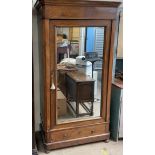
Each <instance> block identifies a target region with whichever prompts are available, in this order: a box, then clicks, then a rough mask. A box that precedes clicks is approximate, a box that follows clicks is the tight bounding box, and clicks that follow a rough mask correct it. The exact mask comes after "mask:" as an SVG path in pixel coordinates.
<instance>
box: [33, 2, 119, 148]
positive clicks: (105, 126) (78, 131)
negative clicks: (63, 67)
mask: <svg viewBox="0 0 155 155" xmlns="http://www.w3.org/2000/svg"><path fill="white" fill-rule="evenodd" d="M120 4H121V2H110V1H101V0H77V1H73V0H38V1H37V2H36V4H35V7H36V9H37V10H38V28H39V35H38V36H39V50H40V51H39V53H40V64H39V65H40V76H41V77H40V79H41V81H40V87H41V93H40V94H41V97H40V98H41V122H42V123H41V126H42V130H43V137H44V142H45V143H44V144H45V146H46V149H48V150H51V149H57V148H63V147H68V146H73V145H79V144H84V143H89V142H95V141H101V140H108V139H109V135H110V134H109V121H110V120H109V119H110V98H111V81H112V64H113V51H114V40H115V31H116V27H117V25H116V24H117V22H116V20H117V18H118V13H117V10H118V7H119V5H120ZM61 26H62V27H65V26H68V27H73V26H74V27H79V26H80V27H88V26H89V27H93V26H96V27H104V51H103V58H102V59H103V65H102V66H103V67H102V78H101V81H102V87H101V109H100V111H101V113H100V116H99V117H96V118H91V119H85V120H77V121H72V122H67V123H62V124H58V123H57V110H56V109H57V95H56V93H57V92H56V91H57V80H58V77H57V53H56V27H61ZM68 77H70V76H68ZM74 82H75V81H74ZM51 85H53V89H52V90H51V89H50V88H51ZM93 87H94V84H93V81H89V82H87V84H86V81H85V85H83V89H82V91H84V92H82V91H80V93H82V94H83V93H85V94H86V98H83V100H85V99H89V100H90V99H91V102H93V99H94V96H93V93H92V90H93V89H94V88H93ZM72 88H73V87H72ZM85 89H88V91H86V90H85ZM76 90H77V89H76ZM71 92H72V93H73V92H74V89H73V90H72V91H71ZM71 92H70V93H71ZM91 93H92V94H91ZM80 97H81V96H79V98H80ZM87 97H88V98H87ZM76 99H77V96H76ZM80 102H82V100H81V101H80Z"/></svg>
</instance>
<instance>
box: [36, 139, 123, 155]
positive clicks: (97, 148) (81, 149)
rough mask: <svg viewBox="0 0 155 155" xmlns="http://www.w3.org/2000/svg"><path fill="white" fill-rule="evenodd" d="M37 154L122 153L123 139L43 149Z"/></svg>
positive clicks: (119, 154)
mask: <svg viewBox="0 0 155 155" xmlns="http://www.w3.org/2000/svg"><path fill="white" fill-rule="evenodd" d="M38 154H39V155H123V141H122V140H120V141H118V142H114V141H110V142H109V143H105V142H97V143H91V144H85V145H80V146H75V147H69V148H65V149H58V150H54V151H51V152H49V153H48V154H46V153H44V151H43V150H40V151H39V152H38Z"/></svg>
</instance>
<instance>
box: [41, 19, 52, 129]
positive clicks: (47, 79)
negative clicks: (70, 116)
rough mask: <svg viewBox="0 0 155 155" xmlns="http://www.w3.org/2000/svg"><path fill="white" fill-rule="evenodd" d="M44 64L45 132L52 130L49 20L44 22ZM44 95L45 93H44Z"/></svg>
mask: <svg viewBox="0 0 155 155" xmlns="http://www.w3.org/2000/svg"><path fill="white" fill-rule="evenodd" d="M42 24H43V27H42V28H43V29H42V30H43V31H42V32H43V33H42V36H43V58H44V59H43V62H44V79H45V81H44V94H45V95H44V103H45V105H44V106H45V108H44V130H49V129H50V123H51V120H50V65H49V64H50V52H49V51H50V49H49V20H46V19H45V20H43V21H42ZM42 93H43V92H42Z"/></svg>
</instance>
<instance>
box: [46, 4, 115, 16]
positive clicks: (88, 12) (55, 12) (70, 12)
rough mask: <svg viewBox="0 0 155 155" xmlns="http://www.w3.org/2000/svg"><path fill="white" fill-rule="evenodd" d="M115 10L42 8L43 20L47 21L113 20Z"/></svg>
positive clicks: (75, 7) (78, 7) (68, 7)
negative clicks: (46, 19)
mask: <svg viewBox="0 0 155 155" xmlns="http://www.w3.org/2000/svg"><path fill="white" fill-rule="evenodd" d="M116 15H117V9H116V8H111V7H106V8H102V7H94V6H93V7H90V6H89V7H83V6H82V7H81V6H67V7H66V6H43V18H49V19H115V18H116Z"/></svg>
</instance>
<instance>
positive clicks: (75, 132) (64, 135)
mask: <svg viewBox="0 0 155 155" xmlns="http://www.w3.org/2000/svg"><path fill="white" fill-rule="evenodd" d="M105 130H106V128H105V125H103V124H101V125H97V126H94V125H92V126H88V127H78V128H73V129H67V130H62V131H55V132H52V133H51V141H52V142H57V141H64V140H69V139H76V138H82V137H88V136H93V135H99V134H102V133H105Z"/></svg>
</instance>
